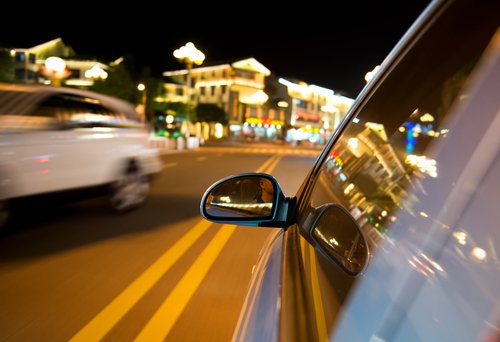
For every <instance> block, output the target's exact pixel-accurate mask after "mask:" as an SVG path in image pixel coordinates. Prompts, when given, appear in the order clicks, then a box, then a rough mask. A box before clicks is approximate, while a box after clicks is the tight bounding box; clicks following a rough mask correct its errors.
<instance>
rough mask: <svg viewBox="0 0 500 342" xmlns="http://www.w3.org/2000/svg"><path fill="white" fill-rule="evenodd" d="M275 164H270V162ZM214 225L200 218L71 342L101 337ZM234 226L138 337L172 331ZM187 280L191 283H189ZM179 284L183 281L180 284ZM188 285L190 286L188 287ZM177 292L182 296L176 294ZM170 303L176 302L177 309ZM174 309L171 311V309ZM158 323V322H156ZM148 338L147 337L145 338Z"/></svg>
mask: <svg viewBox="0 0 500 342" xmlns="http://www.w3.org/2000/svg"><path fill="white" fill-rule="evenodd" d="M281 158H282V156H280V157H278V156H277V155H273V156H271V157H270V158H269V159H268V160H266V162H265V163H264V164H263V165H262V166H261V167H259V168H258V169H257V171H256V172H268V173H270V172H272V170H274V168H275V167H276V165H277V164H278V162H279V160H281ZM270 164H272V165H271V166H270V167H269V168H268V165H270ZM211 225H212V223H211V222H209V221H206V220H200V221H199V222H198V223H197V224H196V225H195V226H194V227H193V228H192V229H191V230H190V231H188V232H187V233H186V234H185V235H184V236H183V237H182V238H181V239H180V240H178V241H177V243H175V244H174V245H173V246H172V247H170V248H169V249H168V250H167V251H166V252H165V253H164V254H163V255H162V256H161V257H160V258H159V259H158V260H156V261H155V262H154V263H153V264H152V265H151V266H149V267H148V268H147V269H146V271H144V272H143V273H142V274H141V275H140V276H139V277H138V278H137V279H136V280H135V281H134V282H133V283H132V284H130V285H129V286H128V287H127V288H126V289H125V290H124V291H123V292H121V293H120V294H119V295H118V296H117V297H116V298H115V299H114V300H113V301H112V302H111V303H110V304H108V305H107V306H106V307H105V308H104V309H103V310H102V311H101V312H99V314H97V316H96V317H94V318H93V319H92V320H91V321H90V322H89V323H87V325H86V326H85V327H83V328H82V329H81V330H80V331H79V332H77V333H76V334H75V336H73V337H72V338H71V339H70V341H71V342H79V341H82V342H87V341H98V340H100V339H102V338H103V337H104V336H105V335H106V334H107V333H108V332H109V331H110V330H111V329H112V328H113V327H114V326H115V325H116V323H117V322H118V321H119V320H120V319H121V318H123V316H125V314H126V313H127V312H128V311H129V310H130V309H131V308H132V307H133V306H134V305H135V304H136V303H137V302H138V301H139V300H140V299H141V298H142V297H143V296H144V295H145V294H146V292H148V291H149V290H150V289H151V288H152V287H153V285H154V284H155V283H157V282H158V280H159V279H160V278H161V277H162V276H163V274H164V273H165V272H167V271H168V270H169V269H170V268H171V267H172V265H173V264H174V263H175V262H176V261H177V260H178V259H179V258H180V257H181V256H182V255H183V254H184V253H185V252H186V251H187V250H188V249H189V248H190V247H191V246H192V245H193V244H194V243H195V242H196V241H197V240H198V238H200V236H201V235H202V234H203V233H204V232H205V231H206V230H207V229H208V228H209V227H210V226H211ZM234 227H235V226H229V225H224V226H223V227H222V228H221V230H220V231H219V232H218V233H217V234H216V235H215V236H214V238H213V239H212V240H211V241H210V243H209V245H208V246H207V247H206V248H205V249H204V250H203V252H202V253H201V254H200V256H199V257H198V258H197V259H196V261H195V262H194V264H193V265H192V266H191V267H190V268H189V270H188V271H187V272H186V274H185V275H184V276H183V278H182V279H181V281H180V282H179V283H178V284H177V286H176V287H175V288H174V290H173V291H172V293H175V296H173V295H172V293H171V294H170V295H169V296H168V297H167V299H166V301H165V302H164V303H163V304H162V306H161V307H160V309H159V310H158V311H157V312H156V313H155V315H154V316H153V318H152V319H151V321H150V322H149V323H148V324H147V325H146V327H145V328H144V329H143V330H142V331H141V333H140V334H139V336H138V337H137V339H138V340H139V341H140V340H148V341H150V340H149V339H148V337H149V338H153V337H154V336H156V337H159V336H163V337H162V338H161V339H163V338H164V337H165V336H167V334H168V333H169V331H170V329H171V328H172V326H173V325H174V324H175V322H176V321H177V319H178V318H179V316H180V315H181V313H182V311H183V310H184V308H185V306H186V305H187V303H188V302H189V300H190V299H191V297H192V295H193V294H194V292H195V291H196V290H197V289H198V287H199V285H200V283H201V281H202V280H203V278H204V276H205V274H206V273H207V272H208V270H209V269H210V267H211V266H212V264H213V263H214V262H215V259H216V258H217V256H218V255H219V253H220V251H221V250H222V248H223V247H224V245H225V244H226V242H227V241H228V239H229V237H230V236H231V234H232V233H233V231H234ZM186 283H187V284H188V286H186ZM179 284H184V285H183V286H184V287H185V289H183V288H182V287H179ZM186 289H187V290H186ZM177 296H178V297H179V298H177ZM170 305H175V307H174V309H172V308H171V307H170ZM169 310H171V311H169ZM166 311H169V312H170V313H171V312H172V311H175V314H174V315H170V314H167V316H168V317H169V322H170V323H169V324H168V325H167V324H165V321H163V319H164V316H165V315H166ZM157 325H159V326H157ZM144 338H145V339H144Z"/></svg>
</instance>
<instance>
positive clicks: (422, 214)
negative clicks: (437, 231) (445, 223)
mask: <svg viewBox="0 0 500 342" xmlns="http://www.w3.org/2000/svg"><path fill="white" fill-rule="evenodd" d="M420 216H422V217H429V215H427V213H426V212H425V211H421V212H420Z"/></svg>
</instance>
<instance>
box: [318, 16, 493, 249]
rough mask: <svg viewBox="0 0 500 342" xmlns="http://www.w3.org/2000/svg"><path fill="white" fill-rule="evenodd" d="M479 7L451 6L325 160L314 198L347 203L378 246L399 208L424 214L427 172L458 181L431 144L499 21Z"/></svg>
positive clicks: (441, 134)
mask: <svg viewBox="0 0 500 342" xmlns="http://www.w3.org/2000/svg"><path fill="white" fill-rule="evenodd" d="M484 8H485V9H486V8H487V6H485V7H484ZM475 10H476V11H477V12H478V13H482V15H476V16H472V15H468V16H467V18H464V17H460V16H459V15H457V16H455V15H454V14H450V13H447V17H445V18H443V20H442V24H441V25H440V26H438V25H436V26H434V27H433V28H432V29H430V30H429V31H428V32H426V34H425V36H424V37H423V38H422V39H421V40H420V41H419V42H418V44H416V45H415V46H414V47H413V48H412V49H411V52H410V53H409V54H408V55H407V56H406V57H405V59H404V60H403V61H402V62H400V63H399V64H397V65H396V66H395V67H394V70H393V72H392V73H390V76H388V77H387V78H386V79H385V80H384V82H383V84H382V85H381V86H380V87H379V88H378V89H377V91H376V93H375V94H374V95H373V96H372V97H371V98H370V99H369V101H368V102H367V103H366V104H365V105H364V106H363V108H362V110H361V111H360V112H359V115H357V117H356V118H355V119H354V121H353V123H352V124H351V125H350V126H348V128H347V130H346V131H345V132H344V133H343V134H342V135H341V137H340V138H339V139H338V142H337V143H336V144H335V145H334V146H333V148H332V149H331V150H330V151H329V154H328V156H327V158H326V159H325V160H324V162H323V165H322V168H321V172H320V175H319V178H318V180H317V183H316V185H315V188H314V190H313V191H312V195H311V204H312V206H313V207H314V208H318V207H320V206H322V205H323V204H327V203H339V204H342V205H343V206H344V207H345V208H346V209H348V210H349V211H350V212H351V214H352V215H353V216H354V217H355V218H356V219H357V220H358V223H359V225H360V226H361V228H362V229H363V230H364V231H365V234H366V235H367V236H368V237H369V241H370V243H371V244H372V247H373V246H376V245H377V244H378V243H379V242H380V241H381V240H383V239H385V238H386V234H387V232H388V231H389V230H391V226H392V225H393V222H395V221H396V216H395V212H396V211H398V210H403V211H406V212H407V213H408V214H410V215H411V216H412V217H414V218H415V219H416V220H417V221H418V218H419V217H421V218H425V217H423V216H425V213H422V212H420V210H418V209H417V208H418V206H419V204H421V203H422V202H425V201H426V191H427V190H428V189H426V188H425V187H423V184H422V180H424V179H432V180H433V182H434V183H435V182H441V181H444V182H447V183H448V186H449V187H450V188H451V187H452V186H453V184H454V181H456V180H455V179H452V178H450V177H449V175H450V174H449V173H448V174H446V170H445V169H443V167H445V166H446V160H444V159H445V158H446V156H437V155H436V154H435V153H433V152H432V151H433V150H435V148H436V145H439V144H440V142H442V141H444V140H446V139H447V137H448V135H449V134H452V133H453V132H450V130H449V127H448V124H447V122H448V121H449V119H450V118H449V117H448V114H449V113H450V112H451V109H452V108H453V106H454V105H455V104H456V103H457V102H461V101H464V100H465V99H466V98H467V93H464V92H463V89H464V87H465V85H466V84H467V80H468V77H469V76H470V74H471V71H472V70H473V68H474V66H475V65H476V63H477V62H478V60H479V57H480V56H481V54H482V52H483V50H484V49H485V47H486V46H487V44H488V42H489V41H490V39H491V37H492V35H493V34H494V32H495V30H496V28H497V24H498V23H497V22H496V21H494V20H490V21H488V20H485V18H486V17H487V16H488V15H489V14H488V13H487V12H484V13H483V12H482V11H483V8H480V7H479V6H476V8H475ZM460 13H463V14H469V13H470V12H467V11H464V12H460ZM483 15H484V16H483ZM457 21H458V22H462V23H461V24H460V25H457ZM479 24H480V25H479ZM449 32H454V34H453V35H450V33H449ZM464 152H465V151H464ZM443 176H446V177H443ZM447 193H448V192H446V191H443V192H442V195H441V196H443V197H446V196H447ZM415 224H416V223H415Z"/></svg>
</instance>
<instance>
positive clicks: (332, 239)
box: [330, 238, 339, 246]
mask: <svg viewBox="0 0 500 342" xmlns="http://www.w3.org/2000/svg"><path fill="white" fill-rule="evenodd" d="M330 244H332V245H335V246H338V245H339V243H338V241H337V240H335V238H331V239H330Z"/></svg>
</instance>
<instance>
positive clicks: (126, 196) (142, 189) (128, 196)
mask: <svg viewBox="0 0 500 342" xmlns="http://www.w3.org/2000/svg"><path fill="white" fill-rule="evenodd" d="M149 189H150V179H149V177H148V175H145V174H144V173H143V172H142V171H141V168H140V167H139V166H138V165H137V164H136V163H135V162H130V163H129V164H128V165H127V167H126V168H125V170H123V172H122V173H121V174H120V176H119V177H118V179H117V180H116V181H114V182H113V183H112V184H111V186H110V194H109V203H110V206H111V209H112V210H113V211H116V212H127V211H130V210H132V209H135V208H137V207H139V206H141V205H142V204H143V203H144V202H145V201H146V199H147V198H148V196H149Z"/></svg>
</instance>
